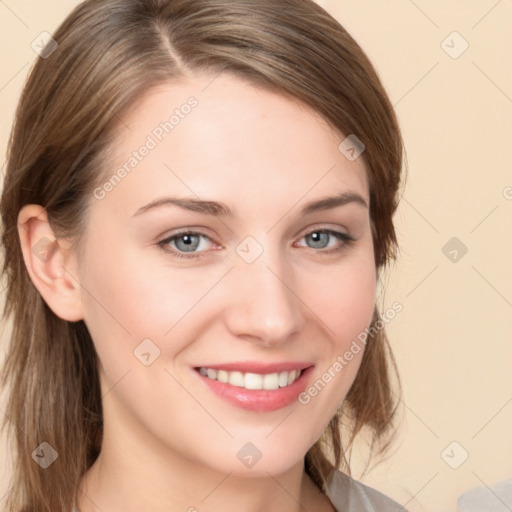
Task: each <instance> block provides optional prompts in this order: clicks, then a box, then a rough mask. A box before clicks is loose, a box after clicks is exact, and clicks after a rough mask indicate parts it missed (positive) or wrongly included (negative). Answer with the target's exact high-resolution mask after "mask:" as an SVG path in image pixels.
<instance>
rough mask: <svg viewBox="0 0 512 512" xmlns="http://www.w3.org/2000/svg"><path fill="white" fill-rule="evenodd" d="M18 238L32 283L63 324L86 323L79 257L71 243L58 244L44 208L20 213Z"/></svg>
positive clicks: (30, 207) (25, 209) (28, 209)
mask: <svg viewBox="0 0 512 512" xmlns="http://www.w3.org/2000/svg"><path fill="white" fill-rule="evenodd" d="M18 235H19V237H20V243H21V250H22V252H23V259H24V261H25V266H26V267H27V271H28V273H29V276H30V279H31V281H32V283H34V286H35V287H36V288H37V290H38V291H39V293H40V294H41V296H42V298H43V299H44V301H45V302H46V304H47V305H48V306H49V307H50V309H51V310H52V311H53V312H54V313H55V314H56V315H57V316H58V317H59V318H62V319H63V320H67V321H69V322H76V321H78V320H82V319H83V313H82V302H81V287H80V283H79V282H78V280H77V260H76V256H75V254H74V253H73V252H72V251H71V250H70V244H69V243H67V242H65V241H64V240H57V238H56V236H55V234H54V233H53V230H52V228H51V226H50V223H49V222H48V215H47V213H46V210H45V209H44V208H43V207H42V206H39V205H35V204H29V205H25V206H24V207H23V208H22V209H21V210H20V213H19V215H18Z"/></svg>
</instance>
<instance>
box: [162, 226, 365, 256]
mask: <svg viewBox="0 0 512 512" xmlns="http://www.w3.org/2000/svg"><path fill="white" fill-rule="evenodd" d="M313 233H324V234H328V235H332V236H333V237H335V238H337V239H338V240H339V241H341V242H343V243H342V245H341V246H338V247H335V248H330V249H323V250H322V249H319V250H316V249H314V248H313V247H309V249H311V250H313V251H314V252H317V253H319V254H321V255H325V256H327V255H330V254H334V253H339V252H341V251H342V250H343V249H344V248H346V247H350V246H351V245H353V243H354V242H355V241H356V240H355V238H353V237H352V236H350V235H349V234H347V233H342V232H340V231H335V230H333V229H318V228H317V229H313V230H311V231H308V232H307V233H306V234H304V235H303V236H302V237H301V238H300V240H302V239H303V238H305V237H307V236H308V235H311V234H313ZM186 235H196V236H200V237H205V238H207V239H208V240H210V241H211V242H213V240H211V238H210V237H209V236H208V235H205V234H203V233H199V232H197V231H181V232H178V233H174V234H173V235H171V236H170V237H167V238H166V239H164V240H162V241H161V242H158V244H157V245H158V247H159V248H160V249H162V250H163V251H164V252H166V253H168V254H172V255H173V256H175V257H177V258H184V259H192V258H202V257H205V256H207V251H201V252H197V253H190V254H188V255H187V254H185V253H184V252H180V251H178V250H175V249H172V250H170V249H169V248H168V245H169V244H170V243H171V242H172V241H174V240H177V239H179V238H181V237H183V236H186Z"/></svg>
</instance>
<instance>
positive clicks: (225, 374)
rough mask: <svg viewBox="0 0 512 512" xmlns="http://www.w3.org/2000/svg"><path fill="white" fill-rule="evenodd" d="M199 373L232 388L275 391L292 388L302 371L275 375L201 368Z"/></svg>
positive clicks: (283, 372)
mask: <svg viewBox="0 0 512 512" xmlns="http://www.w3.org/2000/svg"><path fill="white" fill-rule="evenodd" d="M199 373H200V374H201V375H203V376H204V377H206V378H207V379H211V380H216V381H218V382H222V383H227V384H230V385H231V386H235V387H239V388H245V389H265V390H267V391H272V390H273V389H279V388H285V387H287V386H291V385H292V384H293V383H294V382H295V381H296V380H297V379H298V378H299V377H300V376H301V373H302V370H291V371H282V372H274V373H266V374H259V373H250V372H247V373H243V372H240V371H227V370H216V369H214V368H205V367H204V366H202V367H201V368H199Z"/></svg>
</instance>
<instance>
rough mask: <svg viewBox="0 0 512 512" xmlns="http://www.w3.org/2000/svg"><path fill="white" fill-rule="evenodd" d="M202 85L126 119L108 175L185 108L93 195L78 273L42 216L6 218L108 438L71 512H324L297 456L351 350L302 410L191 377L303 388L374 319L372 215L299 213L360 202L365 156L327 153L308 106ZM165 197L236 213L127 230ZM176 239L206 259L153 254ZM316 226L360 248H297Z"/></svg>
mask: <svg viewBox="0 0 512 512" xmlns="http://www.w3.org/2000/svg"><path fill="white" fill-rule="evenodd" d="M211 80H212V77H209V76H204V75H201V76H200V75H194V76H189V77H188V78H187V79H186V80H183V81H182V82H180V83H178V84H176V83H174V84H172V85H171V84H169V85H168V86H165V87H159V88H158V89H153V90H152V91H150V92H149V93H148V94H146V95H145V96H144V97H143V98H140V100H139V101H138V103H136V104H135V105H134V106H133V108H131V109H130V111H128V112H126V113H125V114H124V115H123V121H124V122H125V123H126V124H127V125H128V126H129V128H130V129H129V130H126V129H125V130H124V131H123V132H120V135H121V136H120V137H119V140H118V143H117V145H116V148H115V151H114V152H113V158H112V161H111V162H109V163H108V168H107V169H106V174H107V177H110V176H111V174H112V173H114V172H115V171H116V169H118V168H119V167H120V166H122V165H123V164H124V163H125V162H126V161H127V159H128V158H129V157H130V155H131V154H132V152H133V151H134V150H136V149H137V148H139V147H140V146H141V145H142V144H143V143H144V141H145V139H146V137H147V135H148V134H150V133H151V132H152V130H153V129H154V128H155V126H157V125H158V124H159V123H160V122H161V121H163V120H164V119H168V118H169V116H170V114H172V111H173V110H174V109H175V108H176V107H179V106H180V105H182V104H183V103H185V102H186V100H187V98H189V97H191V96H193V97H195V98H196V99H197V101H198V105H197V107H196V108H194V109H193V110H192V111H191V113H190V114H189V115H187V116H185V117H184V118H183V119H181V120H180V123H179V125H178V126H176V127H175V128H174V130H173V131H172V132H171V133H170V134H169V135H166V136H165V137H164V138H163V140H162V141H161V142H160V143H159V144H158V146H157V147H156V148H154V149H153V150H152V151H151V152H150V153H149V154H148V155H147V156H146V157H145V158H144V159H143V160H142V161H141V162H140V163H139V164H138V165H137V167H136V168H135V169H134V170H133V171H132V172H131V173H130V174H128V175H127V176H126V177H125V178H124V179H123V180H122V182H121V183H119V184H117V185H116V186H115V187H114V189H113V190H111V191H110V192H109V193H107V194H106V195H105V197H104V198H103V199H96V198H95V197H91V198H90V208H89V216H88V220H87V229H86V233H85V235H84V236H85V242H86V243H85V244H84V251H83V254H82V256H81V257H80V258H78V257H77V254H75V253H74V252H73V251H72V250H71V248H70V246H69V244H68V243H67V242H66V241H64V240H56V238H55V235H54V234H53V233H52V231H51V228H50V226H49V224H48V220H47V217H46V213H45V211H44V209H43V208H42V207H40V206H38V205H27V206H25V207H24V208H23V209H22V211H21V212H20V215H19V233H20V239H21V243H22V247H23V251H24V258H25V262H26V264H27V268H28V270H29V273H30V276H31V279H32V281H33V282H34V284H35V285H36V286H37V288H38V290H39V291H40V293H41V295H42V296H43V298H44V300H45V301H46V302H47V303H48V305H49V306H50V307H51V309H52V310H53V311H54V312H55V314H57V315H58V316H60V317H61V318H64V319H66V320H70V321H76V320H79V319H83V320H84V321H85V323H86V325H87V327H88V329H89V331H90V333H91V337H92V339H93V342H94V346H95V348H96V351H97V353H98V355H99V360H100V369H99V370H100V379H101V386H102V394H103V411H104V428H105V433H104V441H103V446H102V451H101V454H100V456H99V458H98V460H97V461H96V463H95V464H94V465H93V466H92V468H91V469H90V470H89V471H88V473H87V474H86V475H85V477H84V480H83V482H82V485H81V490H82V491H83V494H81V498H80V500H79V502H78V507H79V508H80V510H81V512H89V511H91V512H92V511H97V510H102V511H105V512H106V511H109V512H114V511H121V510H122V511H125V512H131V511H140V510H146V511H151V512H163V511H166V512H169V511H187V510H188V511H191V512H192V511H194V510H198V511H201V510H208V511H209V512H220V511H223V512H226V511H231V510H233V511H234V510H244V511H247V512H256V511H261V510H268V511H280V512H283V511H289V512H295V511H297V512H298V511H299V510H304V509H305V510H321V511H324V510H325V511H326V510H333V507H332V505H331V504H330V502H329V501H328V500H327V498H326V497H325V496H324V495H323V494H321V493H320V492H319V491H318V489H317V488H316V487H315V486H314V484H313V483H312V481H311V480H310V478H309V477H308V476H307V475H306V474H305V472H304V471H303V459H304V456H305V454H306V452H307V450H308V449H309V448H310V447H311V446H312V445H313V444H314V442H315V441H316V440H317V439H318V438H319V436H320V435H321V434H322V432H323V430H324V429H325V427H326V426H327V424H328V422H329V420H330V419H331V417H332V416H333V415H334V414H335V412H336V410H337V409H338V407H339V406H340V404H341V403H342V401H343V399H344V397H345V395H346V394H347V392H348V390H349V388H350V385H351V384H352V382H353V380H354V378H355V376H356V374H357V370H358V368H359V365H360V362H361V357H362V354H363V351H361V352H359V353H358V354H356V355H354V358H353V359H352V360H351V361H350V363H349V364H348V365H347V366H346V367H344V369H343V371H341V372H339V373H338V374H337V375H336V377H335V378H334V379H333V380H332V382H330V383H329V384H327V385H326V386H325V388H324V389H323V390H322V391H321V392H320V393H319V394H318V395H317V396H316V397H314V398H312V399H311V401H310V402H309V403H308V404H306V405H303V404H301V403H299V402H298V401H295V402H294V403H293V404H292V405H290V406H288V407H286V408H283V409H280V410H277V411H273V412H252V411H246V410H243V409H240V408H237V407H235V406H233V405H231V404H229V403H227V402H226V401H224V400H222V399H221V398H219V397H218V396H217V395H215V394H213V393H212V392H211V391H210V390H209V389H208V388H207V387H206V386H204V384H203V382H201V380H200V379H199V378H198V377H197V374H196V373H195V372H194V371H192V369H191V368H192V367H195V366H202V365H206V364H207V363H211V364H215V363H217V364H219V363H222V362H235V361H236V362H238V361H260V362H275V361H309V362H312V364H314V370H313V374H312V376H311V380H310V383H313V382H315V381H316V380H317V379H319V378H320V377H321V375H322V374H323V372H325V371H327V369H328V368H329V367H332V365H333V363H334V362H335V361H336V358H337V357H338V356H339V355H342V354H344V353H345V352H346V350H348V348H349V347H350V345H351V343H352V340H354V339H355V338H356V337H357V335H358V334H359V333H360V332H361V331H363V330H364V329H365V327H367V326H369V324H370V322H371V318H372V313H373V308H374V304H375V290H376V284H377V277H376V270H375V265H374V254H373V245H372V238H371V229H370V218H369V210H368V208H366V207H364V206H362V205H360V204H358V203H355V202H352V203H348V204H346V205H343V206H338V207H336V208H332V209H328V210H323V211H317V212H314V213H312V214H310V215H307V216H300V214H299V211H300V209H301V208H302V206H304V205H305V204H306V203H308V202H310V201H312V200H316V199H320V198H324V197H326V196H333V195H335V194H337V193H340V192H341V193H342V192H352V193H357V194H359V195H360V196H361V197H362V198H364V200H365V201H366V203H367V204H369V192H368V190H369V189H368V181H367V175H366V171H365V168H364V164H363V162H362V159H361V158H358V159H357V160H355V161H353V162H351V161H349V160H347V159H346V158H345V156H344V155H343V154H342V153H341V152H340V151H339V150H338V145H339V144H340V142H341V141H342V140H343V139H344V138H345V137H344V136H343V135H342V134H340V133H338V132H336V131H335V130H333V129H332V128H331V127H330V126H329V125H328V124H327V123H326V122H325V121H324V120H323V119H322V118H321V117H319V116H318V115H317V114H316V113H315V112H313V111H312V110H310V109H309V108H308V107H306V106H304V105H301V104H300V103H298V102H296V101H294V100H291V99H289V98H286V97H284V96H282V95H278V94H276V93H274V92H271V91H268V90H264V89H261V88H257V87H255V86H253V85H251V84H249V83H247V82H245V81H242V80H240V79H239V78H236V77H233V76H230V75H227V74H223V75H221V76H219V77H217V78H216V79H215V80H214V81H213V82H211ZM208 84H210V85H208ZM205 87H206V88H205ZM168 195H173V196H180V197H192V198H196V199H197V198H200V199H202V200H210V201H221V202H223V203H225V204H226V205H227V206H229V208H230V209H231V210H232V212H233V216H232V217H215V216H212V215H207V214H203V213H198V212H192V211H187V210H185V209H182V208H179V207H177V206H164V207H161V208H156V209H152V210H150V211H148V212H146V213H143V214H141V215H136V216H133V215H134V212H136V211H137V210H138V209H139V208H140V207H142V206H144V205H146V204H147V203H149V202H151V201H153V200H155V199H157V198H161V197H163V196H168ZM181 228H189V229H191V230H194V231H199V232H201V233H203V234H204V235H206V237H208V238H202V239H201V240H202V242H201V245H200V247H199V248H198V249H196V250H198V251H202V254H203V255H204V256H203V257H200V258H190V259H186V258H178V257H177V256H174V255H173V254H172V253H171V252H166V251H165V250H164V249H163V248H162V247H159V246H158V242H160V241H162V240H164V239H166V238H168V237H169V236H170V235H172V234H174V233H176V231H177V230H178V229H181ZM315 229H316V231H318V229H333V230H336V231H340V232H343V233H349V234H350V235H351V236H352V237H353V238H355V242H353V244H351V245H345V244H344V242H343V241H338V240H337V239H336V238H335V237H332V236H331V237H324V238H323V239H322V240H323V241H324V242H325V243H326V245H327V246H328V247H327V248H324V249H322V248H318V245H315V244H314V242H312V240H311V236H309V237H306V236H305V235H307V234H308V233H310V232H314V231H315ZM247 236H252V237H253V238H254V239H255V240H256V241H257V242H258V244H259V245H260V247H261V249H262V253H261V255H260V256H259V257H258V258H257V259H256V260H255V261H254V262H253V263H250V264H249V263H247V262H246V261H245V260H244V259H243V258H242V257H240V256H239V254H238V253H237V252H236V248H237V246H239V244H240V243H241V242H242V241H243V240H244V239H245V238H246V237H247ZM43 237H46V238H48V239H50V240H56V242H55V248H56V250H54V251H53V252H52V253H51V256H50V257H49V258H47V259H46V260H45V261H40V260H39V259H38V258H35V257H34V255H33V254H32V252H31V250H30V249H31V247H33V246H34V245H35V244H36V243H37V242H38V240H40V239H41V238H43ZM326 240H327V241H326ZM180 242H183V240H180ZM317 243H318V242H317ZM183 245H184V244H183V243H180V245H179V247H180V248H182V247H183ZM167 247H168V248H169V250H170V251H172V249H174V251H175V252H179V249H178V248H177V246H176V243H175V244H171V243H168V244H167ZM333 248H334V249H335V248H338V249H339V250H338V251H337V252H332V253H330V254H326V253H325V251H327V250H329V249H333ZM251 250H253V249H251ZM185 254H189V253H185ZM148 338H149V339H151V340H152V343H154V344H155V345H156V346H157V347H158V349H159V350H160V354H159V357H157V358H156V359H155V360H154V362H153V363H152V364H151V365H150V366H145V365H144V364H142V363H141V362H140V361H139V359H137V358H136V357H135V356H134V350H135V349H136V348H137V347H138V346H139V345H140V343H141V342H142V340H144V339H148ZM247 442H251V443H253V444H254V445H255V446H256V447H257V448H258V449H259V451H260V452H261V454H262V458H261V459H260V460H259V461H258V462H257V463H256V464H255V465H254V466H253V467H251V468H248V467H246V466H245V465H244V464H242V463H241V462H240V460H239V459H238V457H237V452H238V451H239V450H240V449H241V447H242V446H244V445H245V444H246V443H247ZM301 507H303V508H301Z"/></svg>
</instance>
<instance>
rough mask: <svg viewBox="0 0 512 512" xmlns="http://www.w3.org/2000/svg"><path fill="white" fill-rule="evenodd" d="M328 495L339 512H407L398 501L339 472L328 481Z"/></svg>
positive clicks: (335, 471) (333, 473)
mask: <svg viewBox="0 0 512 512" xmlns="http://www.w3.org/2000/svg"><path fill="white" fill-rule="evenodd" d="M326 494H327V496H328V497H329V499H330V500H331V502H332V504H333V505H334V506H335V507H336V510H338V511H339V512H407V510H406V509H405V507H403V506H402V505H400V504H398V503H397V502H396V501H393V500H392V499H390V498H388V497H387V496H385V495H384V494H382V493H381V492H379V491H376V490H375V489H372V488H371V487H368V486H367V485H364V484H362V483H360V482H357V481H356V480H353V479H352V478H350V477H349V476H347V475H345V474H343V473H341V472H340V471H337V470H334V471H333V472H332V473H331V474H330V476H329V478H328V479H327V481H326Z"/></svg>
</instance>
